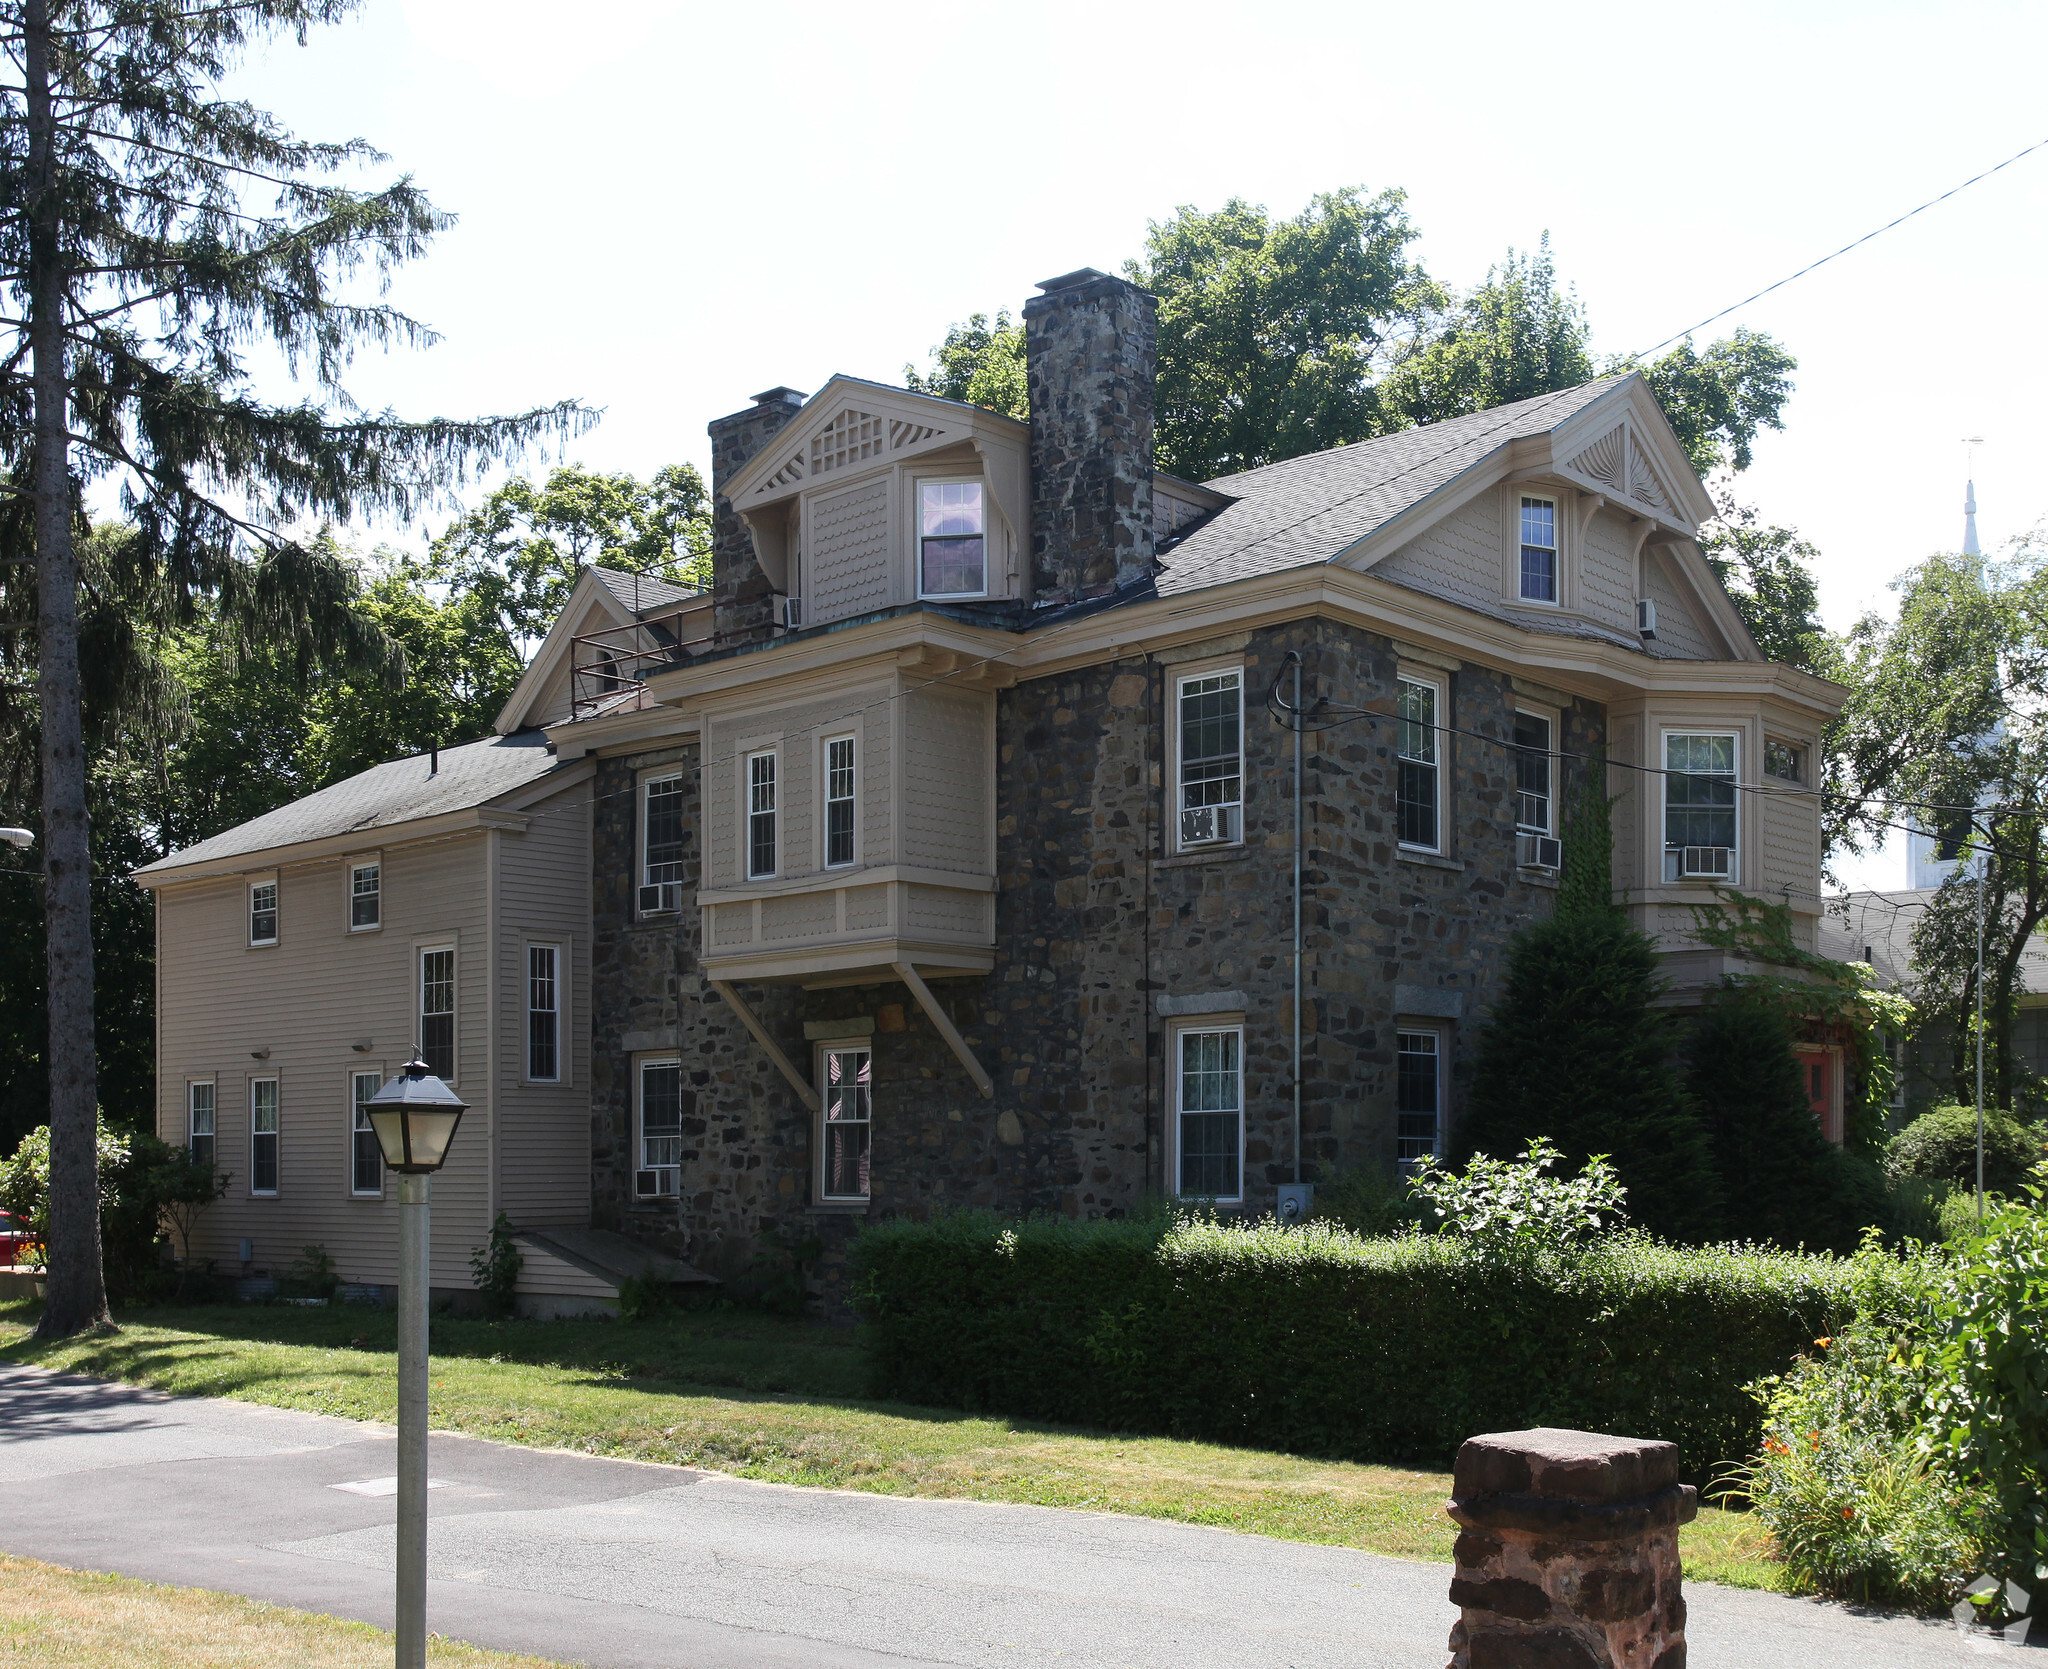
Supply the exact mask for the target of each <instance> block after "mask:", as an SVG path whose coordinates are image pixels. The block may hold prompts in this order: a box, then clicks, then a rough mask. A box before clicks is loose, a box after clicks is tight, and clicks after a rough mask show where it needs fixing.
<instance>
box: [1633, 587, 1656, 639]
mask: <svg viewBox="0 0 2048 1669" xmlns="http://www.w3.org/2000/svg"><path fill="white" fill-rule="evenodd" d="M1636 635H1637V636H1638V637H1651V638H1653V637H1655V636H1656V635H1657V605H1656V604H1655V603H1654V602H1653V601H1651V599H1649V598H1648V597H1638V598H1637V599H1636Z"/></svg>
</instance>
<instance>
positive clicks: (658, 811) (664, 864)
mask: <svg viewBox="0 0 2048 1669" xmlns="http://www.w3.org/2000/svg"><path fill="white" fill-rule="evenodd" d="M683 845H684V828H683V779H682V777H681V776H680V775H678V776H667V777H649V778H648V779H647V780H646V781H645V782H643V783H642V784H641V785H640V887H641V892H640V909H641V911H642V913H643V914H644V913H646V912H648V911H651V910H677V909H680V908H682V881H683Z"/></svg>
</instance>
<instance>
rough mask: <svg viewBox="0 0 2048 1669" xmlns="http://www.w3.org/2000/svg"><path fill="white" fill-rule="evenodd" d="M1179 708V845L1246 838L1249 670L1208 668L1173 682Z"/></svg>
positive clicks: (1213, 843)
mask: <svg viewBox="0 0 2048 1669" xmlns="http://www.w3.org/2000/svg"><path fill="white" fill-rule="evenodd" d="M1174 696H1175V705H1176V706H1177V707H1178V709H1179V753H1178V758H1179V774H1180V807H1179V810H1180V836H1179V839H1180V844H1181V845H1182V846H1184V847H1188V846H1214V845H1218V844H1221V843H1223V842H1226V841H1234V840H1241V839H1243V838H1244V674H1243V673H1241V672H1203V673H1197V674H1195V675H1194V676H1192V677H1188V678H1182V679H1179V680H1178V681H1177V682H1176V683H1175V685H1174Z"/></svg>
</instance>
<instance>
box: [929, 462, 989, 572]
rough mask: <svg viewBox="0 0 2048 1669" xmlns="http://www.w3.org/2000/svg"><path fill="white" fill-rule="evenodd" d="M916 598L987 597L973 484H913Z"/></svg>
mask: <svg viewBox="0 0 2048 1669" xmlns="http://www.w3.org/2000/svg"><path fill="white" fill-rule="evenodd" d="M917 594H918V595H919V596H920V597H940V598H963V597H985V596H987V595H988V521H987V509H986V496H985V495H984V493H983V492H982V486H981V483H980V482H979V481H920V482H919V483H918V484H917Z"/></svg>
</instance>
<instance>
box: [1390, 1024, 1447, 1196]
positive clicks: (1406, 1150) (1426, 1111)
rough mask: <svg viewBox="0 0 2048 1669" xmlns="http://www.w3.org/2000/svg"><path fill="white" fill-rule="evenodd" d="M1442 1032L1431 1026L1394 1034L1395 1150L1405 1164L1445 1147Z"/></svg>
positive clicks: (1412, 1164) (1405, 1029) (1411, 1164)
mask: <svg viewBox="0 0 2048 1669" xmlns="http://www.w3.org/2000/svg"><path fill="white" fill-rule="evenodd" d="M1443 1107H1444V1050H1443V1034H1442V1033H1441V1032H1439V1031H1438V1030H1436V1029H1435V1028H1434V1027H1432V1026H1402V1027H1401V1028H1399V1029H1398V1030H1397V1031H1396V1032H1395V1033H1394V1151H1395V1155H1396V1157H1398V1158H1399V1159H1400V1161H1401V1163H1402V1165H1403V1166H1404V1167H1406V1168H1411V1169H1412V1168H1413V1166H1414V1163H1415V1161H1416V1160H1418V1159H1424V1158H1435V1157H1436V1156H1437V1155H1439V1154H1441V1153H1442V1152H1443V1150H1444V1148H1443V1140H1444V1120H1443Z"/></svg>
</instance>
